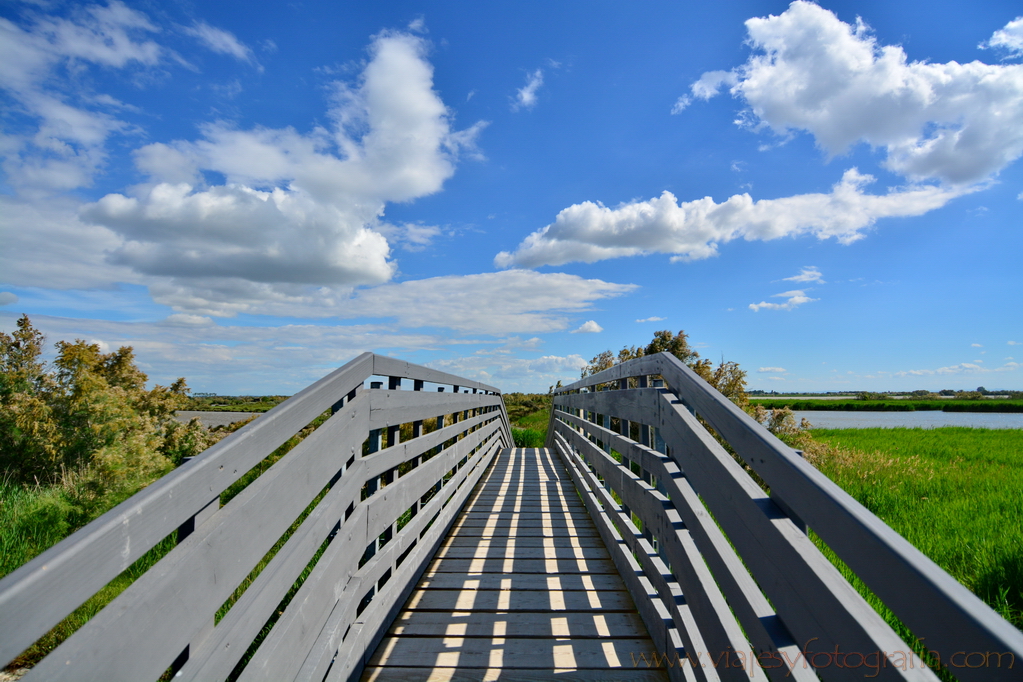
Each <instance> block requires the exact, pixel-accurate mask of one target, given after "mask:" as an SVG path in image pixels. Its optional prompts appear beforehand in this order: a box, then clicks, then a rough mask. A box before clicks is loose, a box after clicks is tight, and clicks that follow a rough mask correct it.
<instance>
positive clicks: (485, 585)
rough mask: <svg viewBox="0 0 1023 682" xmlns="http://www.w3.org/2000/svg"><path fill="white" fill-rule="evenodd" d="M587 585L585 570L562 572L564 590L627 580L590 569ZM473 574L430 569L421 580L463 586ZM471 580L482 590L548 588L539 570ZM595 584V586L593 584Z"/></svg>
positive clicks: (618, 585)
mask: <svg viewBox="0 0 1023 682" xmlns="http://www.w3.org/2000/svg"><path fill="white" fill-rule="evenodd" d="M601 542H602V541H601ZM586 577H587V581H586V582H587V583H589V585H587V584H586V583H584V582H583V575H582V574H574V575H561V576H559V579H560V584H561V589H562V590H563V591H566V592H568V591H573V590H583V591H586V590H590V589H593V590H596V591H597V592H598V593H601V592H604V591H605V590H611V591H614V590H624V589H625V583H623V582H622V579H621V578H620V577H619V576H618V574H617V573H589V574H587V576H586ZM466 580H470V578H468V577H466V576H465V575H462V574H458V573H441V572H436V571H429V572H428V573H427V576H426V577H425V578H423V580H422V581H421V582H420V584H419V587H420V588H422V589H426V588H436V589H442V590H454V589H462V588H463V587H464V586H465V581H466ZM471 580H476V581H479V589H481V590H501V589H510V590H546V589H548V583H547V576H545V575H543V574H536V573H504V572H502V573H484V574H481V575H474V576H473V577H472V578H471ZM590 585H592V588H591V587H590Z"/></svg>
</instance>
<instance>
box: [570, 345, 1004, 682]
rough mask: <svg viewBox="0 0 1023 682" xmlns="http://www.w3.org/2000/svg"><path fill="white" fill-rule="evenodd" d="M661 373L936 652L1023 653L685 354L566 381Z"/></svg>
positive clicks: (981, 671) (964, 594)
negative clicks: (710, 381)
mask: <svg viewBox="0 0 1023 682" xmlns="http://www.w3.org/2000/svg"><path fill="white" fill-rule="evenodd" d="M638 375H660V376H662V377H664V379H665V381H666V382H667V383H668V385H669V386H671V388H672V390H673V391H675V392H677V393H678V395H679V397H680V398H681V399H682V400H683V401H684V402H685V403H686V404H687V405H688V406H690V407H692V408H693V409H694V410H695V411H696V412H697V413H698V414H699V415H700V416H701V417H703V418H704V419H706V420H707V422H708V423H709V424H710V425H711V426H712V427H713V428H714V429H715V430H716V431H718V433H720V434H722V436H723V437H724V438H725V439H726V440H728V442H729V443H730V444H732V445H733V447H735V448H736V450H737V451H738V452H740V453H741V454H742V456H743V457H744V459H745V460H746V462H747V463H748V464H749V465H750V466H751V467H752V468H753V470H754V471H756V472H757V474H758V475H760V476H761V478H763V480H764V481H765V482H766V483H767V484H768V485H770V486H771V490H772V493H775V494H777V495H779V497H780V499H782V500H783V501H784V503H785V504H786V505H787V506H788V507H789V508H791V509H792V510H793V512H794V513H796V514H797V515H798V516H799V517H800V518H801V519H802V520H803V521H805V522H806V523H807V524H809V526H810V527H811V528H813V529H814V531H815V532H816V533H817V534H818V535H820V537H821V538H822V539H823V540H824V542H826V543H827V544H828V546H829V547H830V548H831V549H832V550H834V551H835V553H836V554H837V555H838V556H839V557H840V558H841V559H842V560H843V561H844V562H845V563H846V564H847V565H848V566H849V568H850V569H852V570H853V571H854V572H855V573H856V574H857V576H859V577H860V578H861V579H862V580H863V581H864V583H865V584H866V585H867V587H869V588H870V589H871V591H873V592H874V593H875V594H876V595H877V596H878V597H880V598H881V599H882V600H883V601H884V603H885V605H886V606H888V607H889V608H891V609H892V611H893V612H894V613H895V615H896V616H898V618H899V619H900V620H901V621H902V622H903V623H905V624H906V625H907V626H908V627H909V628H910V629H911V630H912V631H913V632H914V634H916V635H917V636H918V637H921V638H923V639H924V640H925V641H926V642H927V646H928V647H929V648H931V649H935V650H939V651H946V652H948V651H951V652H955V651H985V652H987V651H998V652H1001V653H1004V654H1011V655H1012V656H1014V657H1015V658H1016V659H1021V658H1023V632H1020V631H1019V630H1017V629H1016V628H1014V627H1013V626H1012V625H1011V624H1010V623H1008V622H1007V621H1006V620H1005V619H1003V618H1002V617H1001V616H999V615H998V614H997V613H995V612H994V610H993V609H991V608H990V607H989V606H987V604H985V603H984V602H983V601H982V600H981V599H979V598H978V597H977V596H976V595H974V594H973V593H971V592H970V591H969V590H967V589H966V588H965V587H964V586H962V585H961V584H959V583H958V582H957V581H956V580H955V579H954V578H952V577H951V576H950V575H948V574H947V573H946V572H945V571H943V570H942V569H941V568H940V567H938V566H937V565H936V564H935V563H934V562H933V561H931V560H930V559H929V558H928V557H926V556H925V555H924V554H923V553H922V552H920V551H919V550H918V549H916V548H915V547H913V546H912V545H911V544H910V543H909V542H907V541H906V540H905V539H904V538H902V537H901V536H900V535H898V534H897V533H895V531H893V530H892V529H891V528H890V527H888V526H887V525H886V524H884V522H882V521H881V520H880V519H878V518H877V517H876V516H874V515H873V514H872V513H870V512H869V511H868V510H867V509H865V508H864V507H863V506H862V505H860V504H859V503H858V502H856V501H855V500H854V499H853V498H852V497H851V496H849V495H848V494H847V493H846V492H845V491H843V490H842V489H841V488H839V487H838V486H837V485H836V484H834V483H833V482H832V481H830V480H829V479H827V478H826V477H825V476H823V475H822V474H820V472H818V471H816V469H814V468H813V467H812V466H810V465H809V464H808V463H806V462H805V461H803V460H802V459H801V458H799V457H798V456H797V455H796V454H795V453H793V452H792V450H791V449H789V448H787V447H785V446H784V444H782V443H780V442H779V441H778V440H777V439H776V438H774V437H773V436H772V435H771V434H770V433H769V432H768V431H767V430H766V429H765V428H764V427H763V426H762V425H760V424H758V423H757V422H756V421H755V420H754V419H752V418H751V417H749V415H747V414H745V413H744V412H743V411H742V410H741V409H739V408H738V407H737V406H736V405H734V404H732V403H731V402H730V401H728V400H727V399H725V398H724V397H723V396H721V395H720V394H719V393H717V391H715V390H714V389H713V388H712V387H711V386H709V385H708V384H707V383H706V382H705V381H704V380H703V379H701V378H700V377H699V376H697V375H696V374H695V372H693V371H692V370H691V369H690V368H689V367H686V366H685V365H684V364H683V363H682V362H680V361H679V360H678V359H677V358H675V357H673V356H671V355H669V354H666V353H661V354H657V355H654V356H649V357H647V358H643V359H642V360H641V361H634V362H633V363H624V364H622V365H616V366H615V367H613V368H611V370H608V371H606V372H600V373H597V374H595V375H593V376H590V377H587V378H586V379H584V380H582V381H579V382H576V383H574V384H572V385H570V386H567V387H564V388H563V389H561V390H562V391H565V392H569V391H574V390H578V389H580V388H584V387H593V386H595V385H596V384H599V383H607V382H608V381H611V380H618V379H620V378H625V377H628V376H638ZM1012 674H1013V673H1011V672H1010V671H1008V669H1007V668H1004V667H1003V668H989V667H988V666H984V667H982V668H977V669H971V668H963V669H961V670H957V672H956V675H957V676H958V677H960V678H961V679H964V680H997V679H1011V678H1012Z"/></svg>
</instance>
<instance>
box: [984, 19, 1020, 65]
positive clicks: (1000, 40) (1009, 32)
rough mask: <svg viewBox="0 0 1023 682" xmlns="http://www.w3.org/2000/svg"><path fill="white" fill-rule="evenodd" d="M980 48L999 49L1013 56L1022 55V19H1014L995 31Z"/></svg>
mask: <svg viewBox="0 0 1023 682" xmlns="http://www.w3.org/2000/svg"><path fill="white" fill-rule="evenodd" d="M980 47H982V48H983V47H993V48H1001V49H1003V50H1006V51H1007V52H1008V53H1009V54H1011V55H1013V56H1019V55H1023V17H1016V18H1015V19H1013V20H1012V21H1010V22H1009V23H1007V24H1006V25H1005V27H1004V28H1000V29H998V30H997V31H995V32H994V33H993V34H992V35H991V38H990V39H989V40H988V41H987V42H986V43H982V44H981V45H980Z"/></svg>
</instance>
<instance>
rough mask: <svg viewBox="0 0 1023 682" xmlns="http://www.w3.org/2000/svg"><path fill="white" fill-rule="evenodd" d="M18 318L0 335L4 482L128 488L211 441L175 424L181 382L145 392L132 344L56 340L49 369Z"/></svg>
mask: <svg viewBox="0 0 1023 682" xmlns="http://www.w3.org/2000/svg"><path fill="white" fill-rule="evenodd" d="M43 345H44V337H43V335H42V333H40V332H39V331H38V330H37V329H35V328H34V327H33V326H32V323H31V322H30V321H29V319H28V317H27V316H24V315H23V316H22V317H21V319H19V320H18V328H17V330H16V331H14V332H13V333H12V334H10V335H8V334H5V333H3V332H0V472H3V475H4V476H5V478H6V479H7V480H8V482H11V483H22V484H35V485H47V484H57V483H60V482H61V481H63V480H64V479H65V478H67V477H68V476H69V475H71V474H74V476H75V479H76V482H78V483H80V484H83V485H85V486H86V487H87V488H89V489H91V490H92V492H93V493H95V494H97V495H105V494H108V493H113V494H117V492H118V491H124V490H132V491H134V490H136V489H138V488H139V487H141V486H142V485H145V484H146V483H148V482H150V481H152V480H154V479H155V478H157V477H159V476H160V475H162V474H164V473H166V472H167V471H168V470H170V469H171V468H172V467H173V466H174V465H176V464H179V463H180V462H181V461H182V459H183V458H184V457H188V456H191V455H196V454H198V453H199V452H202V451H203V450H204V449H206V448H207V447H209V446H210V445H211V444H212V443H213V442H215V441H216V439H217V437H216V436H214V435H213V434H211V433H210V432H209V431H208V430H207V429H205V428H204V427H203V426H202V425H201V424H200V423H199V422H198V420H193V422H191V423H189V424H180V423H178V422H176V421H175V420H174V412H175V411H176V410H179V409H181V408H182V407H183V406H184V405H185V404H186V403H187V393H188V388H187V386H186V385H185V380H184V379H178V380H177V381H175V382H174V383H172V384H171V385H170V386H167V387H165V386H155V387H153V388H152V389H151V390H146V388H145V383H146V379H147V377H146V375H145V374H144V373H143V372H142V371H141V370H139V369H138V367H136V366H135V355H134V352H133V351H132V349H131V347H127V346H125V347H122V348H119V349H118V350H116V351H114V352H111V353H103V352H102V351H101V350H100V347H99V345H97V344H95V343H88V342H86V341H82V340H80V339H79V340H76V341H75V342H74V343H69V342H67V341H59V342H58V343H57V344H56V349H57V357H56V359H55V360H54V362H53V364H52V367H51V366H49V365H48V363H46V362H45V361H44V360H43V359H42V353H43Z"/></svg>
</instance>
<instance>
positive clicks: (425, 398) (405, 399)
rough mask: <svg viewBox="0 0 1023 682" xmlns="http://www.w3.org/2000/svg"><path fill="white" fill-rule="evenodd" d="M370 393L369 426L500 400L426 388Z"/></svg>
mask: <svg viewBox="0 0 1023 682" xmlns="http://www.w3.org/2000/svg"><path fill="white" fill-rule="evenodd" d="M368 393H369V395H370V424H369V428H371V429H379V428H383V427H385V426H395V425H398V424H407V423H408V422H412V421H417V420H420V419H430V418H433V417H437V416H440V415H442V414H451V413H453V412H464V411H465V410H474V409H479V408H483V407H494V406H497V405H500V404H501V396H494V395H486V394H484V393H470V394H464V393H463V394H458V395H455V394H451V393H428V392H426V391H388V390H385V389H375V390H371V391H369V392H368Z"/></svg>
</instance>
